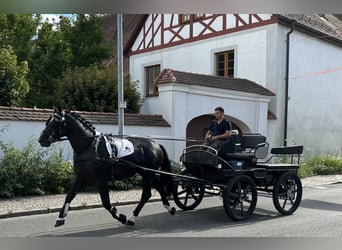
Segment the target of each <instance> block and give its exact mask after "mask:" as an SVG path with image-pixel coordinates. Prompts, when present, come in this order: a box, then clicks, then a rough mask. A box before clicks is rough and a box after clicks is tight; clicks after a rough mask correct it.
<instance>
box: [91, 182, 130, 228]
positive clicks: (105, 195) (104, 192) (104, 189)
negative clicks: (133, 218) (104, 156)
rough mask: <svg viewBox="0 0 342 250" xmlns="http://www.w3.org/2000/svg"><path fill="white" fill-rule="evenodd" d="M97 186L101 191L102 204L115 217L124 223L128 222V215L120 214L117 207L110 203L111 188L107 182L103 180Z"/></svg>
mask: <svg viewBox="0 0 342 250" xmlns="http://www.w3.org/2000/svg"><path fill="white" fill-rule="evenodd" d="M97 188H98V190H99V193H100V197H101V202H102V206H103V207H104V208H105V209H107V210H108V211H109V212H110V214H111V215H112V216H113V218H115V219H117V220H118V221H120V222H121V223H122V224H126V222H127V218H126V216H125V215H123V214H119V215H118V214H117V209H116V207H115V206H112V205H111V204H110V198H109V188H108V185H107V183H106V182H105V181H103V182H101V183H100V184H98V185H97Z"/></svg>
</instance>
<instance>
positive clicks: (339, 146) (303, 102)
mask: <svg viewBox="0 0 342 250" xmlns="http://www.w3.org/2000/svg"><path fill="white" fill-rule="evenodd" d="M290 41H291V48H290V77H289V80H290V88H289V125H288V126H289V137H288V138H289V141H290V142H293V143H296V144H304V145H306V150H307V151H308V154H309V153H310V154H312V155H321V154H329V153H331V154H341V150H342V120H341V117H342V102H341V94H342V84H341V83H342V69H341V66H342V47H337V46H335V45H332V44H329V43H327V42H325V41H322V40H321V39H319V38H314V37H311V36H308V35H305V34H303V33H299V32H294V33H293V35H291V40H290Z"/></svg>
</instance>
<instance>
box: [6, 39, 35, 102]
mask: <svg viewBox="0 0 342 250" xmlns="http://www.w3.org/2000/svg"><path fill="white" fill-rule="evenodd" d="M27 73H28V66H27V62H25V61H24V62H21V63H18V61H17V56H16V55H15V53H14V50H13V48H12V47H11V46H10V45H8V46H6V47H5V48H0V105H4V106H17V105H20V104H22V101H23V98H24V97H25V95H26V94H27V92H28V90H29V85H28V82H27V80H26V76H27Z"/></svg>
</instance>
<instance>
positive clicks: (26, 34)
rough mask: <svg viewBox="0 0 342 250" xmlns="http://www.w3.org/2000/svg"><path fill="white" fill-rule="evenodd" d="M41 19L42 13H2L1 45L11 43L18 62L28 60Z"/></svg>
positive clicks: (0, 23)
mask: <svg viewBox="0 0 342 250" xmlns="http://www.w3.org/2000/svg"><path fill="white" fill-rule="evenodd" d="M40 21H41V16H40V15H32V14H0V47H1V48H2V47H7V46H8V45H11V47H12V48H13V50H14V52H15V54H16V56H17V58H18V62H23V61H27V57H28V53H29V51H30V49H31V45H32V39H33V37H34V36H35V35H36V32H37V28H38V26H39V23H40Z"/></svg>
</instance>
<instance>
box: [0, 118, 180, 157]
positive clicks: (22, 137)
mask: <svg viewBox="0 0 342 250" xmlns="http://www.w3.org/2000/svg"><path fill="white" fill-rule="evenodd" d="M93 125H94V126H95V127H96V130H98V131H99V132H102V133H112V134H117V131H118V126H117V125H104V124H93ZM44 128H45V122H32V121H6V120H0V130H1V129H4V131H3V132H2V133H0V140H1V141H3V142H5V143H12V144H13V146H14V147H15V148H18V149H22V148H24V147H25V146H27V143H28V142H29V140H30V139H31V138H32V139H33V140H37V139H38V138H39V135H40V133H41V131H42V130H43V129H44ZM170 129H171V128H170V127H153V126H125V128H124V133H125V134H126V135H136V136H143V137H151V138H160V139H156V141H157V142H158V143H160V144H162V145H164V146H165V148H166V150H167V152H168V154H169V157H170V159H172V160H177V161H178V160H179V159H178V155H177V157H175V153H174V151H173V148H174V145H173V143H172V142H171V141H169V140H162V138H163V137H165V135H169V134H170ZM55 146H56V147H58V148H63V156H64V159H65V160H72V156H73V152H72V148H71V147H70V144H69V142H68V141H63V142H56V143H55ZM1 153H2V152H0V156H1Z"/></svg>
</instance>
